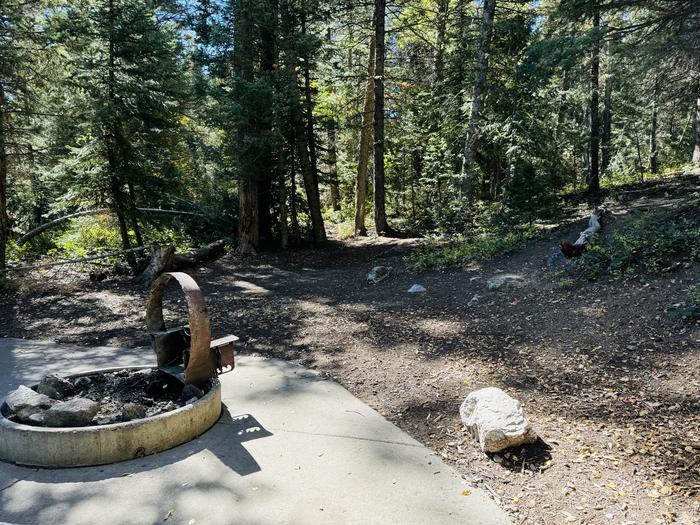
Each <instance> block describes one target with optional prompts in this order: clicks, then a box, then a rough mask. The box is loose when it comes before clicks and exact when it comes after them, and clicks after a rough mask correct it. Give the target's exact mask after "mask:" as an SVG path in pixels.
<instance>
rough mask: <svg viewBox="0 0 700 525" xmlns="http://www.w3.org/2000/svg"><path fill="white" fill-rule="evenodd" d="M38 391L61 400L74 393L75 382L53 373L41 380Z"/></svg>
mask: <svg viewBox="0 0 700 525" xmlns="http://www.w3.org/2000/svg"><path fill="white" fill-rule="evenodd" d="M36 391H37V392H39V393H40V394H44V395H45V396H49V397H50V398H51V399H57V400H59V401H60V400H63V399H65V398H66V397H68V396H70V395H71V394H72V393H73V384H72V383H71V382H70V381H68V380H67V379H64V378H63V377H61V376H59V375H57V374H51V375H48V376H44V377H43V378H42V379H41V381H39V385H38V386H37V387H36Z"/></svg>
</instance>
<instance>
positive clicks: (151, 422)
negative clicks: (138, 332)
mask: <svg viewBox="0 0 700 525" xmlns="http://www.w3.org/2000/svg"><path fill="white" fill-rule="evenodd" d="M173 280H175V281H177V283H178V284H179V285H180V288H182V291H183V292H184V294H185V298H186V300H187V309H188V321H189V325H188V326H186V327H179V328H175V329H170V330H167V329H166V326H165V321H164V319H163V295H164V294H165V290H166V288H167V285H168V284H169V283H170V282H171V281H173ZM146 325H147V327H148V330H149V333H150V335H151V339H152V342H153V350H154V351H155V354H156V358H157V363H158V368H157V369H158V370H161V371H163V372H165V373H167V374H170V375H172V376H174V377H176V378H177V379H179V380H180V381H182V383H183V384H185V385H190V384H191V385H194V386H196V387H198V388H200V389H203V390H204V392H205V393H204V395H203V396H202V397H200V398H199V399H197V400H196V401H194V402H193V403H190V404H187V405H185V406H183V407H180V408H177V409H175V410H171V411H168V412H165V413H162V414H158V415H156V416H150V417H145V418H141V419H134V420H132V421H126V422H122V423H112V424H108V425H93V426H84V427H42V426H32V425H25V424H22V423H15V422H14V421H11V420H10V419H8V415H9V413H10V410H9V408H8V406H7V404H6V403H5V402H3V403H2V404H0V460H2V461H9V462H12V463H17V464H19V465H29V466H35V467H85V466H90V465H103V464H106V463H115V462H118V461H124V460H127V459H133V458H138V457H142V456H147V455H149V454H155V453H156V452H161V451H163V450H167V449H169V448H172V447H175V446H177V445H181V444H182V443H186V442H188V441H191V440H192V439H194V438H196V437H197V436H200V435H201V434H203V433H204V432H206V431H207V430H209V429H210V428H211V427H212V426H213V425H214V424H215V423H216V422H217V421H218V419H219V417H220V415H221V410H222V408H221V383H220V382H219V379H218V378H217V371H219V372H222V371H223V370H224V369H228V370H233V367H234V350H233V345H234V342H235V341H236V340H237V339H238V338H237V337H235V336H232V335H229V336H226V337H222V338H220V339H217V340H215V341H212V339H211V328H210V326H209V316H208V315H207V309H206V305H205V303H204V297H203V295H202V292H201V290H200V289H199V286H197V283H196V282H195V281H194V279H192V277H190V276H189V275H187V274H186V273H181V272H172V273H164V274H162V275H161V276H160V277H159V278H158V279H156V281H155V283H154V284H153V286H152V288H151V291H150V294H149V298H148V305H147V311H146ZM128 369H132V370H133V369H137V370H138V369H141V370H143V369H154V370H155V368H153V367H149V366H142V367H120V368H102V369H95V370H89V371H87V372H82V373H79V374H73V375H70V376H67V377H68V378H76V377H80V376H89V375H93V374H97V373H105V372H115V371H119V370H128Z"/></svg>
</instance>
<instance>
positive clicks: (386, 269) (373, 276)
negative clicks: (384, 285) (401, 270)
mask: <svg viewBox="0 0 700 525" xmlns="http://www.w3.org/2000/svg"><path fill="white" fill-rule="evenodd" d="M389 273H391V267H390V266H375V267H374V268H372V269H371V270H370V271H369V273H368V274H367V282H368V283H371V284H378V283H380V282H382V281H383V280H384V279H386V278H387V277H389Z"/></svg>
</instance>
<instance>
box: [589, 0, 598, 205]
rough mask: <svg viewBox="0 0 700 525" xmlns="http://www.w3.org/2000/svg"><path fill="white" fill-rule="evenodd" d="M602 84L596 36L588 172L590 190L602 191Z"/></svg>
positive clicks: (595, 8)
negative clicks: (599, 94)
mask: <svg viewBox="0 0 700 525" xmlns="http://www.w3.org/2000/svg"><path fill="white" fill-rule="evenodd" d="M594 3H595V6H594V8H593V9H594V10H593V29H597V28H598V27H600V10H599V9H598V5H597V0H594ZM599 84H600V40H598V39H597V38H596V41H595V42H594V43H593V50H592V51H591V99H590V112H591V142H590V158H591V161H590V171H589V174H588V191H589V192H591V193H598V192H599V191H600V158H599V153H600V118H599V114H598V90H599Z"/></svg>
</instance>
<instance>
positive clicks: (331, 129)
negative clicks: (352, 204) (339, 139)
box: [328, 120, 340, 211]
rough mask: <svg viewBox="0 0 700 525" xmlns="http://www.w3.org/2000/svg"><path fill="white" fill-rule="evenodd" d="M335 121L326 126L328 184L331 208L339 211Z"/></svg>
mask: <svg viewBox="0 0 700 525" xmlns="http://www.w3.org/2000/svg"><path fill="white" fill-rule="evenodd" d="M336 125H337V124H336V121H335V120H333V122H331V124H330V125H329V126H328V182H329V184H330V187H331V207H332V208H333V211H340V185H339V182H338V152H337V149H336V148H337V145H336V131H337V130H336Z"/></svg>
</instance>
